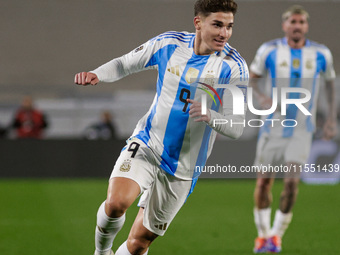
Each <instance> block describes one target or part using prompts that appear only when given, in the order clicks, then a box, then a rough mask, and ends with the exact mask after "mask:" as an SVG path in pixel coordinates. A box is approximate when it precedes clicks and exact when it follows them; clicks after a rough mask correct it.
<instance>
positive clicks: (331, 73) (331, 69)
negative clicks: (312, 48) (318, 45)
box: [323, 48, 336, 81]
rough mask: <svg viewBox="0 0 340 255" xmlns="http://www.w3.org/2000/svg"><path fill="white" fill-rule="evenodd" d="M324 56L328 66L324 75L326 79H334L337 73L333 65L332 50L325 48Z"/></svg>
mask: <svg viewBox="0 0 340 255" xmlns="http://www.w3.org/2000/svg"><path fill="white" fill-rule="evenodd" d="M324 56H325V60H326V66H325V70H324V73H323V76H324V78H325V80H326V81H332V80H334V79H335V76H336V75H335V70H334V66H333V56H332V53H331V51H330V50H329V49H328V48H325V50H324Z"/></svg>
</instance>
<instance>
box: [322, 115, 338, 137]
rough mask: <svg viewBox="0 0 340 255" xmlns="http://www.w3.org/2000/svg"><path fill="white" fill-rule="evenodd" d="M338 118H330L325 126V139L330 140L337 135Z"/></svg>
mask: <svg viewBox="0 0 340 255" xmlns="http://www.w3.org/2000/svg"><path fill="white" fill-rule="evenodd" d="M337 131H338V130H337V126H336V120H331V119H328V120H327V121H326V123H325V125H324V126H323V137H322V138H323V139H325V140H330V139H332V138H333V137H335V136H336V134H337V133H338V132H337Z"/></svg>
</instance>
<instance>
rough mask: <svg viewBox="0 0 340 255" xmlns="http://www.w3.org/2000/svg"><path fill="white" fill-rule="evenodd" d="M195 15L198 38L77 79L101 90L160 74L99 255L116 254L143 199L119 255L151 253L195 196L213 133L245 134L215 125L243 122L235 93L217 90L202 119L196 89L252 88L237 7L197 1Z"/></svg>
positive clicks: (121, 175) (117, 177)
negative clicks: (219, 85) (234, 43)
mask: <svg viewBox="0 0 340 255" xmlns="http://www.w3.org/2000/svg"><path fill="white" fill-rule="evenodd" d="M194 9H195V17H194V26H195V29H196V33H187V32H166V33H164V34H161V35H159V36H156V37H154V38H153V39H151V40H149V41H148V42H146V43H145V44H143V45H141V46H139V47H138V48H136V49H135V50H133V51H131V52H130V53H128V54H126V55H124V56H122V57H120V58H115V59H113V60H112V61H110V62H108V63H106V64H104V65H102V66H100V67H99V68H97V69H96V70H94V71H91V72H82V73H78V74H76V76H75V83H76V84H79V85H89V84H91V85H96V84H97V83H98V82H99V81H103V82H113V81H116V80H118V79H121V78H123V77H124V76H126V75H129V74H131V73H136V72H138V71H142V70H147V69H157V70H158V79H157V92H156V95H155V98H154V101H153V103H152V105H151V107H150V110H149V111H148V112H147V113H146V115H145V116H144V117H143V118H142V119H141V120H140V121H139V122H138V124H137V126H136V128H135V131H134V133H133V134H132V136H131V138H130V139H129V140H128V141H127V145H126V146H125V147H124V149H123V150H122V152H121V155H120V156H119V158H118V159H117V161H116V164H115V166H114V169H113V171H112V174H111V178H110V181H109V187H108V193H107V199H106V201H105V202H103V204H102V205H101V206H100V208H99V210H98V214H97V227H96V235H95V243H96V251H95V254H96V255H99V254H113V253H112V251H111V247H112V242H113V240H114V238H115V236H116V235H117V233H118V232H119V230H120V229H121V228H122V226H123V224H124V220H125V212H126V210H127V209H128V208H129V207H130V206H131V204H132V203H133V202H134V201H135V199H136V198H137V197H138V196H139V195H140V194H142V196H141V198H140V201H139V206H140V210H139V213H138V215H137V216H136V219H135V222H134V224H133V226H132V228H131V230H130V234H129V236H128V239H127V241H126V242H124V243H123V244H122V245H121V246H120V247H119V248H118V250H117V251H116V255H125V254H147V252H148V248H149V246H150V244H151V243H152V241H153V240H155V238H156V237H157V236H162V235H164V233H165V231H166V230H167V228H168V227H169V225H170V223H171V221H172V220H173V218H174V217H175V215H176V214H177V212H178V211H179V209H180V208H181V207H182V206H183V204H184V202H185V201H186V199H187V197H188V196H189V194H190V193H191V192H192V191H193V188H194V186H195V184H196V181H197V178H198V176H199V173H198V172H195V166H203V165H204V164H205V162H206V159H207V158H208V156H209V154H210V152H211V149H212V144H213V142H214V140H215V137H216V132H215V131H217V132H219V133H221V134H223V135H225V136H228V137H231V138H238V137H239V136H240V135H241V134H242V132H243V127H242V126H240V125H238V126H234V127H230V126H228V125H221V124H220V125H214V124H213V121H214V119H223V120H228V121H231V120H233V121H236V122H239V121H243V120H244V118H245V116H244V115H233V114H232V103H231V102H232V100H231V96H232V95H231V93H230V91H229V90H226V89H217V93H218V96H219V97H222V104H220V103H218V104H217V105H215V104H214V103H213V100H212V99H211V100H210V99H209V101H208V103H207V105H212V108H211V109H208V110H207V112H206V114H203V113H201V103H200V98H201V96H202V95H203V93H204V92H203V90H200V89H198V88H201V86H203V85H202V84H198V81H199V80H202V79H206V78H209V79H220V78H221V80H224V81H225V83H229V82H228V80H229V79H236V80H238V81H240V79H241V80H243V81H244V82H245V83H247V81H248V70H247V65H246V63H245V61H244V60H243V58H242V57H241V56H240V55H239V53H238V52H237V51H236V50H235V49H233V48H232V47H231V46H229V44H228V43H227V41H228V39H229V38H230V36H231V34H232V28H233V24H234V15H235V13H236V10H237V4H236V3H235V2H234V1H232V0H198V1H196V3H195V8H194ZM210 85H212V86H213V84H210ZM235 85H237V84H228V86H235ZM215 97H216V99H217V94H215ZM217 101H218V100H217ZM209 108H210V107H209Z"/></svg>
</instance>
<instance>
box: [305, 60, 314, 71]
mask: <svg viewBox="0 0 340 255" xmlns="http://www.w3.org/2000/svg"><path fill="white" fill-rule="evenodd" d="M306 68H307V69H313V60H311V59H308V60H307V61H306Z"/></svg>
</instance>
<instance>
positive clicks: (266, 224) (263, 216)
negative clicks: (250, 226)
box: [254, 207, 272, 238]
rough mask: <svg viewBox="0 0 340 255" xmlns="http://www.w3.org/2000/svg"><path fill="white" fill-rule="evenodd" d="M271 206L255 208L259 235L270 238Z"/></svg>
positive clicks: (255, 219)
mask: <svg viewBox="0 0 340 255" xmlns="http://www.w3.org/2000/svg"><path fill="white" fill-rule="evenodd" d="M271 210H272V209H271V208H270V207H268V208H264V209H258V208H256V207H255V208H254V221H255V225H256V228H257V233H258V237H262V238H268V237H269V235H270V215H271Z"/></svg>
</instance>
